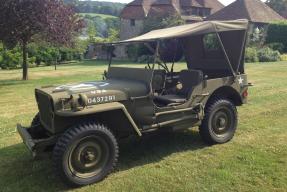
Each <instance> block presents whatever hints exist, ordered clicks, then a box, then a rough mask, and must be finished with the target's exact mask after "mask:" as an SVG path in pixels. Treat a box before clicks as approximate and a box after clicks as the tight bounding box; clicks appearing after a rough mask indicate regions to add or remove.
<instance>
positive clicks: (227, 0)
mask: <svg viewBox="0 0 287 192" xmlns="http://www.w3.org/2000/svg"><path fill="white" fill-rule="evenodd" d="M99 1H110V2H120V3H129V2H131V1H133V0H99ZM219 1H220V2H221V3H222V4H224V5H229V4H230V3H232V2H233V1H235V0H219ZM262 1H266V0H262Z"/></svg>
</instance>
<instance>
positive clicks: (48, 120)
mask: <svg viewBox="0 0 287 192" xmlns="http://www.w3.org/2000/svg"><path fill="white" fill-rule="evenodd" d="M36 100H37V103H38V108H39V112H40V119H41V122H42V124H43V125H44V127H45V128H47V129H51V128H52V114H53V113H52V111H53V110H52V109H53V108H52V107H53V106H52V99H51V98H50V96H49V95H47V94H46V93H44V92H42V91H39V90H36Z"/></svg>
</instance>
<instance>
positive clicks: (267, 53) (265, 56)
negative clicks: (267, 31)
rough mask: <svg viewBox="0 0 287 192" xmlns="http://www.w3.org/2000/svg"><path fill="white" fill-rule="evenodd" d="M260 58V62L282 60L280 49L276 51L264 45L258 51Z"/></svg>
mask: <svg viewBox="0 0 287 192" xmlns="http://www.w3.org/2000/svg"><path fill="white" fill-rule="evenodd" d="M257 54H258V59H259V61H260V62H272V61H280V53H279V51H274V50H272V49H270V48H269V47H264V48H262V49H260V50H259V51H258V52H257Z"/></svg>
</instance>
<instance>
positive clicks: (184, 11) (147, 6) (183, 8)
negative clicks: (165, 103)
mask: <svg viewBox="0 0 287 192" xmlns="http://www.w3.org/2000/svg"><path fill="white" fill-rule="evenodd" d="M223 7H224V6H223V5H222V4H221V3H220V2H219V1H218V0H134V1H132V2H131V3H129V4H127V6H126V7H125V8H124V9H123V10H122V12H121V15H120V20H121V25H120V39H121V40H125V39H129V38H132V37H135V36H138V35H140V34H141V33H142V31H143V25H144V20H145V19H146V18H147V17H158V16H163V17H164V16H166V15H174V14H178V15H180V16H181V17H182V19H184V20H185V21H186V22H187V23H192V22H197V21H202V20H203V19H204V18H205V17H207V16H209V15H210V14H213V13H215V12H217V11H219V10H220V9H222V8H223ZM114 53H115V55H116V58H117V59H123V58H126V57H127V55H126V48H125V46H120V47H117V48H116V50H115V51H114Z"/></svg>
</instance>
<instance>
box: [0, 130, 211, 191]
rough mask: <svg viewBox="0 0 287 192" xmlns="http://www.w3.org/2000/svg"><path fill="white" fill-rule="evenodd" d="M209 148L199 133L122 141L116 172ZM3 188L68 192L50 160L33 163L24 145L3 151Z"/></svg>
mask: <svg viewBox="0 0 287 192" xmlns="http://www.w3.org/2000/svg"><path fill="white" fill-rule="evenodd" d="M204 147H206V145H205V144H204V143H203V142H202V141H201V139H200V137H199V135H198V132H195V131H186V132H176V133H151V134H148V135H146V136H143V138H142V139H135V138H130V139H125V140H124V141H121V142H120V158H119V162H118V166H117V168H116V172H118V171H119V172H120V171H123V170H128V169H131V168H133V167H137V166H141V165H145V164H149V163H155V162H160V161H161V160H162V159H163V158H165V157H167V156H169V155H170V154H173V153H177V152H182V151H195V150H200V149H202V148H204ZM0 154H1V156H0V172H1V174H0V186H1V187H2V189H3V190H2V191H19V190H21V191H25V190H26V189H27V191H41V190H43V189H45V191H65V190H68V189H69V188H68V187H67V186H65V185H64V184H63V183H62V182H61V181H59V178H58V177H57V176H55V174H54V170H53V169H52V162H51V158H48V159H44V160H37V161H33V160H32V158H31V156H30V154H29V152H28V151H27V150H26V149H25V147H24V145H23V144H17V145H13V146H10V147H6V148H3V149H0Z"/></svg>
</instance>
